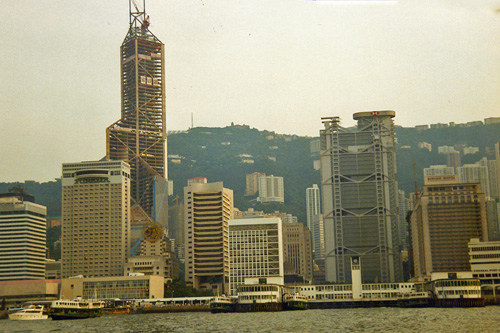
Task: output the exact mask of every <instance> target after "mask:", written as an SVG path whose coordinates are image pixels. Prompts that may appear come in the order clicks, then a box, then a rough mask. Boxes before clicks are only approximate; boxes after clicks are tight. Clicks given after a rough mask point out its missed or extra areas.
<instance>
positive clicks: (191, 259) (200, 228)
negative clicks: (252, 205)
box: [184, 182, 234, 294]
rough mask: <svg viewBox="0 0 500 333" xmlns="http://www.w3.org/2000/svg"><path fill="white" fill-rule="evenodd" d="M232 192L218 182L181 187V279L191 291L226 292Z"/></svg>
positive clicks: (227, 285) (227, 286) (227, 289)
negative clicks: (183, 270)
mask: <svg viewBox="0 0 500 333" xmlns="http://www.w3.org/2000/svg"><path fill="white" fill-rule="evenodd" d="M233 208H234V206H233V191H232V190H229V189H227V188H224V186H223V184H222V182H217V183H207V184H204V183H193V184H191V185H190V186H187V187H185V188H184V222H185V223H184V227H185V237H184V242H185V243H184V244H185V249H184V256H185V280H186V281H187V282H192V283H193V287H194V288H195V289H212V290H213V291H214V292H219V293H226V294H227V292H228V291H229V226H228V221H229V220H230V219H231V218H232V217H233Z"/></svg>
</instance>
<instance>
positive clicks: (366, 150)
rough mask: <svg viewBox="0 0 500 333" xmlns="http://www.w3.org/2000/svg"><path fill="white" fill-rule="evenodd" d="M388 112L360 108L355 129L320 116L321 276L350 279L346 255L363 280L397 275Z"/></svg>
mask: <svg viewBox="0 0 500 333" xmlns="http://www.w3.org/2000/svg"><path fill="white" fill-rule="evenodd" d="M394 114H395V112H394V111H375V112H360V113H356V114H355V115H354V118H355V119H356V120H358V126H357V128H355V129H352V128H343V127H342V126H340V121H339V118H338V117H331V118H324V119H323V123H324V125H325V129H324V130H322V131H321V179H322V199H323V211H324V223H325V250H326V267H327V275H328V276H327V279H328V280H329V281H332V282H333V281H335V282H337V283H347V282H350V280H351V277H350V257H354V256H355V257H361V258H362V259H363V261H362V262H363V267H362V275H363V281H365V282H391V281H400V280H401V278H402V272H401V259H400V250H401V249H400V239H399V232H398V230H399V225H398V204H397V180H396V155H395V148H394V128H393V127H394V125H393V121H392V119H391V118H392V117H394Z"/></svg>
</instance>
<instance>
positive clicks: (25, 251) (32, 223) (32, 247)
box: [0, 187, 47, 281]
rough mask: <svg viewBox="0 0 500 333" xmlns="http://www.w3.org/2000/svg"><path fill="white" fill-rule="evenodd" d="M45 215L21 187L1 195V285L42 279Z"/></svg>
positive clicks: (41, 208)
mask: <svg viewBox="0 0 500 333" xmlns="http://www.w3.org/2000/svg"><path fill="white" fill-rule="evenodd" d="M46 215H47V208H46V207H45V206H42V205H38V204H36V203H35V198H34V197H33V196H31V195H28V194H27V193H26V191H24V188H22V187H16V188H13V189H11V190H10V191H9V193H4V194H0V281H8V280H39V279H44V278H45V249H46V244H45V238H46V225H45V224H46V220H45V217H46Z"/></svg>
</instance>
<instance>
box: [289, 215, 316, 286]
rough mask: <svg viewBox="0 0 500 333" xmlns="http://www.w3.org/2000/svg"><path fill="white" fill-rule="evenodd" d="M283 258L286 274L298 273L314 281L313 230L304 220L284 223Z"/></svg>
mask: <svg viewBox="0 0 500 333" xmlns="http://www.w3.org/2000/svg"><path fill="white" fill-rule="evenodd" d="M283 258H284V261H285V274H293V273H295V274H297V275H299V276H302V277H303V278H304V280H305V281H308V282H310V281H312V277H313V260H312V242H311V232H310V231H309V229H308V228H307V227H306V226H305V225H304V223H302V222H290V223H283Z"/></svg>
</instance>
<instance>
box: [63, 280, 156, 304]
mask: <svg viewBox="0 0 500 333" xmlns="http://www.w3.org/2000/svg"><path fill="white" fill-rule="evenodd" d="M163 292H164V278H163V277H162V276H154V275H134V276H113V277H99V278H71V279H63V280H62V283H61V297H62V298H65V299H74V298H76V297H83V298H84V299H95V298H97V299H102V300H104V299H116V298H119V299H154V298H163V296H164V295H163Z"/></svg>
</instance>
